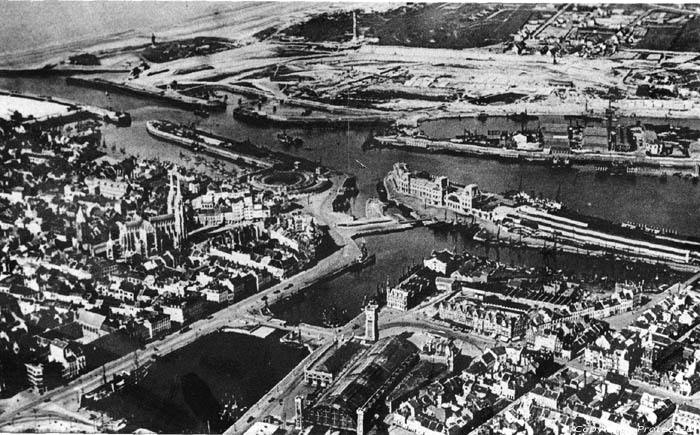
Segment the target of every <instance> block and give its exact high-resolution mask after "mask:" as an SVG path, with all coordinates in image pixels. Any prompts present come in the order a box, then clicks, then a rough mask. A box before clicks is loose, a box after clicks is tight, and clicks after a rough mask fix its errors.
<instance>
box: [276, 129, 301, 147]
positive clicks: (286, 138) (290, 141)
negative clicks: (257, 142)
mask: <svg viewBox="0 0 700 435" xmlns="http://www.w3.org/2000/svg"><path fill="white" fill-rule="evenodd" d="M277 140H278V141H280V143H281V144H282V145H284V146H292V145H293V146H294V147H296V148H300V147H302V146H303V145H304V140H303V139H301V138H298V137H292V136H290V135H288V134H287V133H286V132H284V131H283V132H282V133H278V134H277Z"/></svg>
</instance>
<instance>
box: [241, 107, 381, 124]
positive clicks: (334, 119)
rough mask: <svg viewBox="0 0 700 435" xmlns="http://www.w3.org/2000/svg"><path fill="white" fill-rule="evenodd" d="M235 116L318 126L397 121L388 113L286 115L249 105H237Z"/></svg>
mask: <svg viewBox="0 0 700 435" xmlns="http://www.w3.org/2000/svg"><path fill="white" fill-rule="evenodd" d="M233 117H234V118H236V119H238V120H241V121H244V122H249V123H252V124H260V125H279V126H288V127H291V126H316V127H343V128H345V127H347V126H348V125H353V126H360V125H388V124H391V123H393V122H394V121H395V119H394V117H393V116H387V115H339V116H311V115H309V116H285V115H277V114H272V113H268V112H265V111H262V110H255V109H252V108H247V107H237V108H235V109H234V110H233Z"/></svg>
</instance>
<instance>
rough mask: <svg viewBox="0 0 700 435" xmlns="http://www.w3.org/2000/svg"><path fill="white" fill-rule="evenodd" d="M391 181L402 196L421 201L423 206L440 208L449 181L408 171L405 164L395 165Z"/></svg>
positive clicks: (443, 201)
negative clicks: (413, 197) (412, 197)
mask: <svg viewBox="0 0 700 435" xmlns="http://www.w3.org/2000/svg"><path fill="white" fill-rule="evenodd" d="M393 175H394V176H393V180H394V184H395V185H396V189H397V190H398V191H399V192H400V193H403V194H404V195H410V196H415V197H417V198H420V199H422V200H423V201H424V202H425V205H430V206H435V207H442V206H444V203H445V193H446V192H447V186H448V184H449V181H448V179H447V177H431V176H429V175H423V174H416V173H413V172H411V171H409V170H408V167H407V166H406V164H405V163H395V164H394V169H393Z"/></svg>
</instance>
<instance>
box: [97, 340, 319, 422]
mask: <svg viewBox="0 0 700 435" xmlns="http://www.w3.org/2000/svg"><path fill="white" fill-rule="evenodd" d="M281 335H282V334H281V333H279V332H278V333H274V334H272V335H270V336H268V337H267V338H265V339H262V338H258V337H254V336H250V335H244V334H238V333H228V332H227V333H224V332H216V333H212V334H209V335H206V336H203V337H201V338H199V339H198V340H197V341H195V342H194V343H192V344H190V345H188V346H185V347H184V348H182V349H178V350H176V351H174V352H172V353H170V354H168V355H166V356H164V357H162V358H161V359H159V360H158V361H157V362H155V364H153V366H151V368H150V369H149V372H148V375H147V376H146V377H145V378H144V379H142V380H141V381H140V382H139V383H138V384H137V385H134V386H128V387H126V388H124V389H123V390H120V391H118V392H116V393H115V394H113V395H111V396H109V397H107V398H105V399H103V400H101V401H99V402H98V403H97V404H96V405H92V406H91V408H93V409H96V410H100V411H103V412H106V413H107V414H109V415H110V416H113V417H114V418H125V419H126V420H127V427H125V428H124V431H129V432H133V431H134V430H135V429H138V428H147V429H150V430H153V431H156V432H159V433H221V432H222V431H224V430H226V429H227V428H228V427H229V426H230V425H231V424H233V421H235V420H232V419H227V418H224V419H223V420H222V419H220V418H219V416H218V413H219V410H220V408H221V407H222V406H223V405H225V404H226V403H228V402H229V401H232V400H235V402H236V403H237V405H238V406H239V407H240V408H246V409H247V408H248V407H250V406H252V405H253V404H254V403H255V402H257V401H258V399H260V397H262V396H263V395H264V394H265V393H266V392H267V391H268V390H270V389H271V388H272V387H273V386H274V385H275V384H277V382H279V381H280V380H281V379H282V378H283V377H284V376H286V375H287V373H289V372H290V371H291V370H292V369H293V368H294V367H295V366H296V365H297V364H298V363H299V361H301V360H302V359H304V357H305V356H306V355H307V354H308V351H307V350H306V349H305V348H299V347H292V346H289V345H285V344H281V343H280V342H279V338H280V336H281ZM141 364H143V362H141ZM240 415H242V412H240V413H239V414H238V415H237V416H234V417H233V418H236V417H239V416H240Z"/></svg>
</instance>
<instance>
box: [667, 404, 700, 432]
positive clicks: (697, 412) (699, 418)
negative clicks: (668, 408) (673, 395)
mask: <svg viewBox="0 0 700 435" xmlns="http://www.w3.org/2000/svg"><path fill="white" fill-rule="evenodd" d="M673 427H674V429H680V430H682V431H683V432H680V430H679V432H678V433H685V434H688V435H699V434H700V408H698V407H696V406H691V405H686V404H682V405H680V406H679V407H678V408H676V412H675V413H674V414H673Z"/></svg>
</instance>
